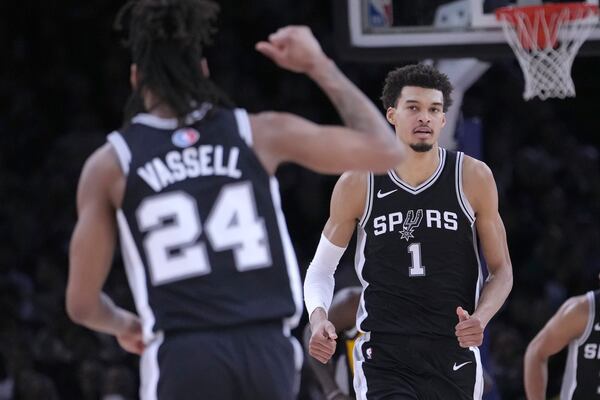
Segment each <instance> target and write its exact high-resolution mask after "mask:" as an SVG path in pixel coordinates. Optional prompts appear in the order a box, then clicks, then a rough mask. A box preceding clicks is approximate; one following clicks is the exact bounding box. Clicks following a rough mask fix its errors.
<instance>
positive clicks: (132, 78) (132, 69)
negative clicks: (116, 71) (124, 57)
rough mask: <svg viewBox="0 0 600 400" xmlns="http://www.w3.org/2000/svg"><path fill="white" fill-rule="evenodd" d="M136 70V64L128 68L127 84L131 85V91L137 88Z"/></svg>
mask: <svg viewBox="0 0 600 400" xmlns="http://www.w3.org/2000/svg"><path fill="white" fill-rule="evenodd" d="M138 82H139V80H138V69H137V64H131V65H130V66H129V83H130V84H131V87H132V88H133V90H137V88H138Z"/></svg>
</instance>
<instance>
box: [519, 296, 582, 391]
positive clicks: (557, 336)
mask: <svg viewBox="0 0 600 400" xmlns="http://www.w3.org/2000/svg"><path fill="white" fill-rule="evenodd" d="M588 312H589V304H588V300H587V298H586V296H585V295H584V296H577V297H572V298H570V299H569V300H567V301H566V302H565V303H564V304H563V305H562V306H561V307H560V309H559V310H558V311H557V312H556V314H554V316H553V317H552V318H551V319H550V321H548V323H547V324H546V326H544V328H543V329H542V330H541V331H540V332H539V333H538V334H537V336H536V337H535V338H534V339H533V340H532V341H531V343H530V344H529V346H527V352H526V353H525V358H524V364H525V365H524V375H523V379H524V381H525V382H524V383H525V392H526V393H527V399H529V400H543V399H545V398H546V386H547V384H548V358H549V357H550V356H552V355H553V354H556V353H558V352H559V351H561V350H562V349H563V348H564V347H565V346H567V344H569V342H571V341H572V340H574V339H576V338H577V337H579V336H581V335H582V334H583V332H584V330H585V327H586V323H587V320H588Z"/></svg>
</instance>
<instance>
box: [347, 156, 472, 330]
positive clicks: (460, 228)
mask: <svg viewBox="0 0 600 400" xmlns="http://www.w3.org/2000/svg"><path fill="white" fill-rule="evenodd" d="M463 157H464V155H463V154H462V153H455V152H451V151H447V150H445V149H442V148H440V149H439V158H440V163H439V165H438V168H437V169H436V171H435V173H434V174H433V175H432V176H431V177H430V178H429V179H427V180H426V181H425V182H423V183H422V184H421V185H419V186H418V187H411V186H410V185H408V184H407V183H405V182H403V181H402V180H401V179H400V178H399V177H398V175H397V174H396V173H395V172H394V171H393V170H390V171H388V173H387V174H385V175H373V174H369V179H368V190H367V201H366V205H365V212H364V214H363V216H362V218H361V220H360V221H359V224H358V240H357V246H356V249H357V250H356V251H357V253H356V259H355V262H356V270H357V273H358V276H359V277H360V279H361V282H362V284H363V288H364V292H363V298H362V299H361V302H360V306H359V310H358V318H357V324H358V326H359V328H360V330H361V331H363V332H378V333H385V334H398V335H422V336H425V337H433V338H435V337H444V336H446V337H454V336H455V334H454V327H455V325H456V324H457V323H458V317H457V316H456V307H458V306H461V307H463V308H464V309H465V310H467V311H468V312H469V313H472V312H473V310H474V308H475V306H476V304H477V299H478V297H479V290H480V287H481V282H482V277H481V271H480V265H479V255H478V250H477V249H478V247H477V236H476V232H475V217H474V214H473V210H472V208H471V206H470V205H469V203H468V201H467V199H466V197H465V195H464V193H463V191H462V161H463Z"/></svg>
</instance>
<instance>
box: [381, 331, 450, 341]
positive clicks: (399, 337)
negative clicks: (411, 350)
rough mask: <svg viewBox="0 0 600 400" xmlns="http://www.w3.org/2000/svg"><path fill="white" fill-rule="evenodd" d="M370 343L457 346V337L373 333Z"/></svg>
mask: <svg viewBox="0 0 600 400" xmlns="http://www.w3.org/2000/svg"><path fill="white" fill-rule="evenodd" d="M369 342H373V343H389V344H406V343H408V342H411V343H417V342H418V343H432V344H446V343H448V344H456V337H454V336H442V335H431V336H430V335H419V334H414V335H407V334H398V333H382V332H371V334H370V336H369Z"/></svg>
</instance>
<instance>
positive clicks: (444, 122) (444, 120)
mask: <svg viewBox="0 0 600 400" xmlns="http://www.w3.org/2000/svg"><path fill="white" fill-rule="evenodd" d="M444 126H446V113H443V114H442V128H443V127H444Z"/></svg>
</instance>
